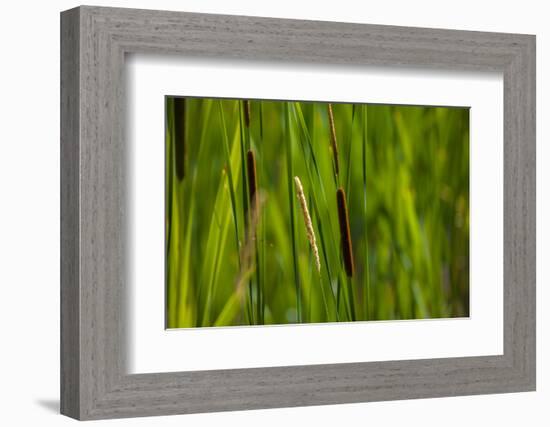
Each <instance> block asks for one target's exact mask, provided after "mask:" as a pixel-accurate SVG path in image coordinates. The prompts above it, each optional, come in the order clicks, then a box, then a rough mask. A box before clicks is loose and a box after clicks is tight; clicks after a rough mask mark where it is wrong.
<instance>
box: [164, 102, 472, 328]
mask: <svg viewBox="0 0 550 427" xmlns="http://www.w3.org/2000/svg"><path fill="white" fill-rule="evenodd" d="M331 105H332V111H333V123H334V133H335V143H336V147H337V156H335V149H334V142H333V141H332V140H331V124H330V119H329V117H330V113H329V104H327V103H320V102H286V101H285V102H282V101H259V100H250V101H246V100H228V99H202V98H177V97H166V145H165V148H166V185H165V188H166V209H165V211H166V319H167V327H168V328H183V327H197V326H233V325H250V324H288V323H310V322H337V321H355V320H389V319H421V318H447V317H464V316H469V109H467V108H454V107H451V108H449V107H419V106H395V105H373V104H336V103H335V104H331ZM249 151H250V152H251V153H252V154H247V153H248V152H249ZM248 156H252V157H254V161H255V165H256V179H255V182H256V184H257V193H256V194H257V203H258V204H257V206H258V209H253V208H252V206H251V199H250V194H249V192H250V188H249V187H250V184H249V182H250V179H251V175H252V172H251V171H250V169H248V170H247V158H248ZM336 162H337V164H338V173H336ZM295 176H297V177H299V179H300V180H301V183H302V186H303V190H304V196H305V199H306V203H307V207H308V210H309V213H310V217H311V222H312V225H313V230H314V233H315V237H316V244H317V247H318V251H319V257H320V264H321V268H320V273H319V272H318V271H317V269H316V264H315V259H314V254H313V251H312V247H311V245H310V242H309V240H308V237H307V234H306V226H305V221H304V216H303V212H302V210H301V207H300V203H299V201H298V198H297V192H296V187H295V184H294V177H295ZM338 188H342V189H343V190H344V192H345V195H346V199H347V200H346V201H347V210H348V219H349V227H350V235H351V242H352V248H353V261H354V265H355V269H354V272H353V275H352V276H351V277H349V276H348V274H346V269H345V268H344V261H343V252H342V251H343V246H342V235H341V231H340V227H339V217H338V208H337V200H336V192H337V189H338ZM253 212H254V213H253Z"/></svg>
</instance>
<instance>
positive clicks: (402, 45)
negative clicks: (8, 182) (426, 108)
mask: <svg viewBox="0 0 550 427" xmlns="http://www.w3.org/2000/svg"><path fill="white" fill-rule="evenodd" d="M61 21H62V25H61V39H62V45H61V46H62V55H61V58H62V64H61V80H62V85H61V86H62V93H61V120H62V123H61V126H62V129H61V165H62V172H61V230H62V236H61V247H62V249H61V250H62V254H61V256H62V261H61V262H62V264H61V277H62V279H61V291H62V295H61V296H62V298H61V300H62V301H61V311H62V313H61V314H62V327H61V354H62V359H61V365H62V366H61V372H62V375H61V408H62V413H64V414H66V415H69V416H71V417H74V418H77V419H100V418H116V417H131V416H149V415H165V414H181V413H193V412H211V411H227V410H242V409H258V408H273V407H282V406H287V407H288V406H303V405H321V404H335V403H348V402H364V401H378V400H390V399H410V398H422V397H437V396H454V395H465V394H481V393H502V392H515V391H527V390H534V388H535V38H534V36H529V35H518V34H497V33H483V32H470V31H451V30H438V29H421V28H406V27H391V26H378V25H377V26H373V25H359V24H344V23H334V22H315V21H299V20H280V19H268V18H253V17H241V16H223V15H205V14H193V13H181V12H163V11H146V10H132V9H113V8H97V7H86V6H84V7H80V8H77V9H73V10H70V11H66V12H63V13H62V17H61ZM128 53H151V54H165V53H169V54H176V55H187V56H192V57H212V58H225V59H226V58H236V59H244V60H263V61H283V60H284V61H290V62H292V63H293V64H294V65H295V66H296V67H299V66H300V65H301V64H306V63H320V64H324V66H330V65H344V66H346V67H360V66H362V65H390V66H394V67H418V68H432V69H447V70H482V71H500V72H502V73H503V75H504V145H505V146H504V171H505V176H504V230H503V232H504V266H503V268H504V354H503V355H500V356H486V357H465V358H447V359H429V360H411V361H399V362H369V363H353V364H349V363H347V364H333V365H310V366H291V367H272V368H255V369H233V370H218V371H203V372H197V371H193V372H177V373H158V374H140V375H128V374H127V371H126V368H125V367H126V364H125V360H126V354H125V351H126V345H125V343H126V339H127V334H126V327H127V325H126V324H125V309H126V306H125V302H126V292H127V289H128V288H127V287H128V286H129V285H128V281H129V280H130V272H129V271H128V265H127V257H126V253H127V252H126V251H127V248H128V245H130V244H131V236H130V235H129V233H128V228H127V227H128V225H127V224H126V221H125V218H126V216H125V213H126V209H127V198H128V194H127V188H128V187H127V185H126V182H127V173H128V166H129V165H127V164H126V163H125V162H126V158H127V156H126V153H127V150H128V147H127V142H126V139H125V137H124V132H125V129H124V120H125V111H124V102H125V81H124V55H125V54H128ZM159 286H161V284H159Z"/></svg>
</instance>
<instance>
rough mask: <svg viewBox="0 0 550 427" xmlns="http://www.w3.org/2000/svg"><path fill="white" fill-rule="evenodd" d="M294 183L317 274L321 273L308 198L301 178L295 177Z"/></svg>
mask: <svg viewBox="0 0 550 427" xmlns="http://www.w3.org/2000/svg"><path fill="white" fill-rule="evenodd" d="M294 183H295V185H296V195H297V197H298V201H299V202H300V207H301V209H302V215H303V216H304V223H305V226H306V234H307V238H308V240H309V244H310V246H311V250H312V251H313V258H314V259H315V267H316V268H317V272H318V273H321V261H320V260H319V249H318V248H317V241H316V239H315V231H314V230H313V224H312V222H311V217H310V216H309V210H308V208H307V203H306V198H305V196H304V189H303V187H302V183H301V182H300V178H298V177H297V176H295V177H294Z"/></svg>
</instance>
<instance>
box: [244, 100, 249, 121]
mask: <svg viewBox="0 0 550 427" xmlns="http://www.w3.org/2000/svg"><path fill="white" fill-rule="evenodd" d="M243 104H244V105H243V106H244V124H245V125H246V127H250V101H249V100H248V99H245V100H244V101H243Z"/></svg>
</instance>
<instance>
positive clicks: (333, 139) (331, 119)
mask: <svg viewBox="0 0 550 427" xmlns="http://www.w3.org/2000/svg"><path fill="white" fill-rule="evenodd" d="M328 121H329V125H330V147H331V149H332V155H333V156H334V171H335V173H336V175H339V174H340V160H339V155H338V144H337V141H336V127H335V126H334V113H333V112H332V104H330V103H329V104H328Z"/></svg>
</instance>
